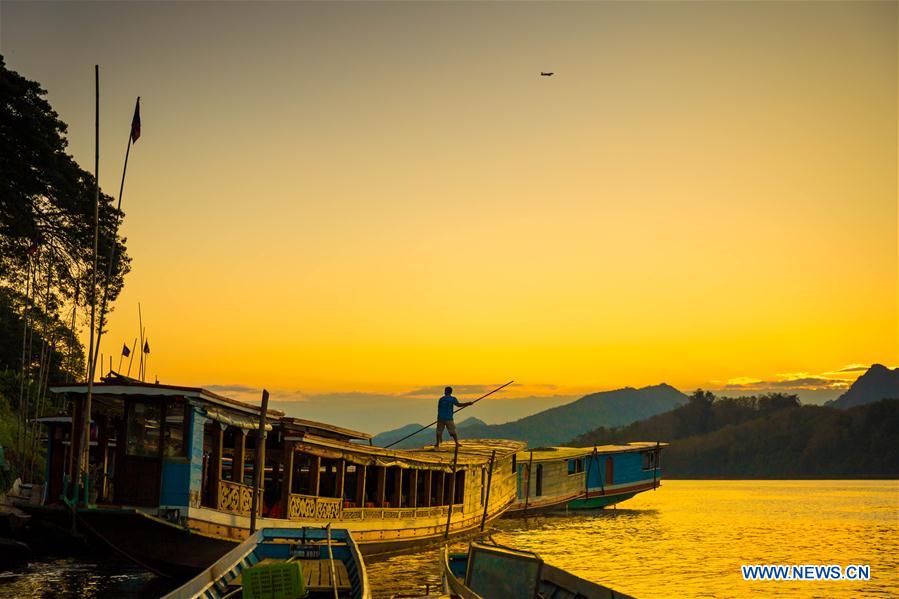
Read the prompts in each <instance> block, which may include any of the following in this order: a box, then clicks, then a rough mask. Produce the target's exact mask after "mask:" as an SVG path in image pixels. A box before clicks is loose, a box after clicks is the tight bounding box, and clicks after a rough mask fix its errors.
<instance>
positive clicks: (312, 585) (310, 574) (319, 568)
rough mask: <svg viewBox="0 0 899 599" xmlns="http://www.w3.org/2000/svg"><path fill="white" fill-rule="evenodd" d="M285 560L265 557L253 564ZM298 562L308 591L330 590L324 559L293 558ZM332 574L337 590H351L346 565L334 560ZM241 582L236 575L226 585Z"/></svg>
mask: <svg viewBox="0 0 899 599" xmlns="http://www.w3.org/2000/svg"><path fill="white" fill-rule="evenodd" d="M284 561H286V560H283V559H274V558H270V557H267V558H265V559H263V560H260V561H259V562H258V563H256V564H254V565H257V566H268V565H270V564H280V563H283V562H284ZM294 561H296V562H297V563H298V564H300V569H301V570H302V571H303V580H304V582H305V583H306V590H308V591H309V592H313V593H314V592H320V591H321V592H331V591H333V586H332V585H331V566H330V565H328V561H329V560H326V559H298V560H294ZM334 576H335V578H337V590H338V591H352V590H353V585H352V584H351V583H350V575H349V573H348V572H347V569H346V566H345V565H344V563H343V562H342V561H340V560H336V559H335V560H334ZM242 582H243V576H242V575H238V576H237V577H235V578H234V580H232V581H230V582H228V586H234V587H239V586H241V584H242Z"/></svg>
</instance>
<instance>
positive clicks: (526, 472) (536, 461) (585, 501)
mask: <svg viewBox="0 0 899 599" xmlns="http://www.w3.org/2000/svg"><path fill="white" fill-rule="evenodd" d="M667 446H668V444H667V443H646V442H642V443H628V444H627V445H600V446H596V447H541V448H538V449H534V450H533V451H521V452H519V453H518V456H517V461H518V469H517V477H518V478H517V483H518V484H517V494H516V498H515V502H514V503H513V504H512V506H511V507H510V508H509V509H508V510H507V511H506V513H505V514H504V515H505V516H506V517H515V516H524V515H526V514H533V513H539V512H548V511H552V510H559V509H593V508H602V507H605V506H607V505H613V504H616V503H620V502H622V501H624V500H626V499H630V498H631V497H633V496H634V495H636V494H637V493H641V492H643V491H648V490H650V489H655V488H657V487H658V486H659V485H660V484H661V481H662V470H661V468H660V467H659V458H660V456H661V452H662V448H663V447H667Z"/></svg>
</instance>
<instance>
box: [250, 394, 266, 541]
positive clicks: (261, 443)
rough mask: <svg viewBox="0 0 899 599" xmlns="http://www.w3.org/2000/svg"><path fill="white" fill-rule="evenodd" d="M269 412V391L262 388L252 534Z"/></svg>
mask: <svg viewBox="0 0 899 599" xmlns="http://www.w3.org/2000/svg"><path fill="white" fill-rule="evenodd" d="M267 412H268V391H267V390H265V389H263V390H262V407H261V408H260V409H259V430H258V432H257V436H256V468H255V471H254V472H253V502H252V508H251V510H250V534H253V533H254V532H256V511H257V509H258V506H259V499H260V497H259V495H260V491H261V490H262V486H263V485H264V484H265V416H266V413H267Z"/></svg>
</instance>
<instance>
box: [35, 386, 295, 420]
mask: <svg viewBox="0 0 899 599" xmlns="http://www.w3.org/2000/svg"><path fill="white" fill-rule="evenodd" d="M50 391H51V392H52V393H68V394H75V395H85V394H86V393H87V383H72V384H68V385H54V386H53V387H50ZM93 393H94V394H96V395H105V396H118V397H119V398H121V399H124V398H126V397H129V396H143V397H153V396H155V397H189V398H191V399H198V400H200V401H205V402H208V403H212V404H217V405H221V406H225V407H228V408H234V409H236V410H239V411H242V412H248V413H250V414H255V415H257V416H258V415H259V412H260V411H261V409H262V408H261V407H260V406H257V405H254V404H251V403H246V402H244V401H240V400H237V399H233V398H231V397H225V396H224V395H219V394H218V393H213V392H212V391H209V390H208V389H203V388H202V387H183V386H181V385H163V384H161V383H142V382H140V381H132V380H129V381H120V382H108V383H106V382H102V383H94V385H93ZM283 416H284V412H281V411H280V410H273V409H271V408H269V409H268V417H269V418H274V419H279V418H282V417H283Z"/></svg>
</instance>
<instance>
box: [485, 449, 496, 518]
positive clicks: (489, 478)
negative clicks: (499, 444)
mask: <svg viewBox="0 0 899 599" xmlns="http://www.w3.org/2000/svg"><path fill="white" fill-rule="evenodd" d="M495 459H496V450H495V449H494V450H493V451H491V452H490V470H488V471H487V493H486V494H485V496H484V515H483V516H481V532H484V525H485V524H487V506H489V505H490V485H491V484H492V483H493V461H494V460H495Z"/></svg>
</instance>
